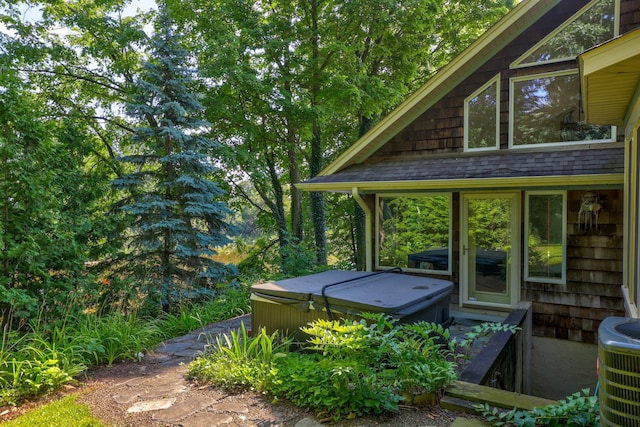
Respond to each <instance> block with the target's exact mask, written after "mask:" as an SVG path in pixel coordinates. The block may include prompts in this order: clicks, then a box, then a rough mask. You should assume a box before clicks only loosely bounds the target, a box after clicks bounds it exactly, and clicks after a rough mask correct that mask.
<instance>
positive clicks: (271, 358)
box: [189, 323, 291, 391]
mask: <svg viewBox="0 0 640 427" xmlns="http://www.w3.org/2000/svg"><path fill="white" fill-rule="evenodd" d="M290 345H291V341H290V340H287V339H284V340H283V339H280V337H279V336H278V333H277V332H276V333H273V334H271V335H268V334H267V333H266V330H265V329H264V328H262V329H261V330H260V331H258V333H257V334H256V335H255V336H250V335H249V334H248V332H247V330H246V328H245V326H244V323H243V324H242V327H241V329H240V330H239V331H231V335H224V336H223V337H222V338H220V337H218V338H217V339H216V345H215V347H214V350H213V353H211V354H209V355H208V356H207V357H202V358H199V359H197V360H196V361H194V362H193V363H192V364H191V365H190V366H189V375H190V376H191V377H192V378H198V379H199V380H201V381H205V382H209V383H211V384H214V385H218V386H222V387H226V388H235V387H239V386H245V387H247V388H250V389H253V390H259V391H267V390H269V388H270V386H271V383H272V381H273V380H274V379H273V374H274V362H275V361H276V359H278V358H282V357H286V352H287V351H288V349H289V347H290Z"/></svg>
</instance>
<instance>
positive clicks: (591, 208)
mask: <svg viewBox="0 0 640 427" xmlns="http://www.w3.org/2000/svg"><path fill="white" fill-rule="evenodd" d="M601 210H602V201H601V200H600V196H599V195H598V193H597V192H595V191H587V192H586V193H583V194H582V203H581V205H580V211H578V227H579V228H581V229H583V230H587V229H591V228H595V229H596V230H597V229H598V218H599V216H600V211H601Z"/></svg>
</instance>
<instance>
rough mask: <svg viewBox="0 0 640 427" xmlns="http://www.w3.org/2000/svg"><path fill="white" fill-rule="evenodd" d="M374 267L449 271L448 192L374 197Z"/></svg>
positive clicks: (449, 221)
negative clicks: (375, 236)
mask: <svg viewBox="0 0 640 427" xmlns="http://www.w3.org/2000/svg"><path fill="white" fill-rule="evenodd" d="M376 211H377V212H376V213H377V215H376V216H377V227H376V229H377V243H378V245H377V248H378V251H377V254H376V267H377V268H391V267H402V268H403V269H404V270H407V271H419V272H428V273H435V274H451V194H425V195H401V194H399V195H389V196H378V198H377V209H376Z"/></svg>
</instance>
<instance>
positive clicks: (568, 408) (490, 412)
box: [474, 389, 600, 427]
mask: <svg viewBox="0 0 640 427" xmlns="http://www.w3.org/2000/svg"><path fill="white" fill-rule="evenodd" d="M474 408H475V409H476V410H477V411H478V412H479V413H480V414H481V415H482V416H483V417H484V418H485V419H486V420H487V421H489V422H490V423H491V425H493V426H496V427H500V426H505V427H508V426H516V427H535V426H553V427H558V426H572V427H579V426H583V427H597V426H599V425H600V407H599V404H598V397H597V396H590V395H589V389H583V390H582V391H581V392H576V393H573V394H572V395H570V396H567V397H566V398H564V399H562V400H560V401H559V402H558V403H557V404H554V405H548V406H544V407H542V408H534V409H532V410H531V411H526V410H518V409H517V408H514V409H512V410H510V411H504V410H501V409H498V408H492V407H490V406H489V405H488V404H487V403H485V404H482V405H474Z"/></svg>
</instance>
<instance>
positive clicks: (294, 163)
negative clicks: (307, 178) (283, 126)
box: [287, 123, 304, 242]
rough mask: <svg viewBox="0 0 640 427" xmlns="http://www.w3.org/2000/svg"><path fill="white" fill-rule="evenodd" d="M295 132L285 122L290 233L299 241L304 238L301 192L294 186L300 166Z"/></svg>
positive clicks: (298, 176)
mask: <svg viewBox="0 0 640 427" xmlns="http://www.w3.org/2000/svg"><path fill="white" fill-rule="evenodd" d="M295 142H296V134H295V131H294V129H292V126H291V124H290V123H287V158H288V160H289V182H290V185H291V189H290V191H291V235H292V236H293V238H294V239H295V240H296V241H298V242H301V241H302V239H303V238H304V233H303V227H302V194H301V192H300V190H298V188H297V187H296V184H297V183H299V182H300V167H299V166H298V152H297V151H296V143H295Z"/></svg>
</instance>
